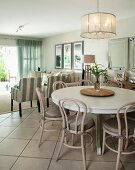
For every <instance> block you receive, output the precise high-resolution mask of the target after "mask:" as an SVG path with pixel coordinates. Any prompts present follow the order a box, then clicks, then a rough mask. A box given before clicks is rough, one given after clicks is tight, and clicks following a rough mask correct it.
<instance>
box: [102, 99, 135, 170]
mask: <svg viewBox="0 0 135 170" xmlns="http://www.w3.org/2000/svg"><path fill="white" fill-rule="evenodd" d="M133 107H135V102H133V103H128V104H126V105H124V106H122V107H120V108H119V109H118V111H117V113H116V118H110V119H108V120H106V121H105V122H104V124H103V146H102V154H103V153H104V150H105V146H106V147H107V148H108V149H110V150H111V151H113V152H115V153H117V161H116V170H118V169H119V163H120V156H121V154H124V155H129V154H133V153H135V150H128V147H129V145H130V144H131V143H135V122H134V121H133V120H128V119H127V115H128V114H129V113H128V112H129V111H131V109H133ZM112 137H115V138H117V139H118V146H117V149H114V148H112V147H111V146H110V145H109V144H108V143H107V139H108V138H112ZM129 141H130V142H129Z"/></svg>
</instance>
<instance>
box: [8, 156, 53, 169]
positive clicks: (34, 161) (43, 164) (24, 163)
mask: <svg viewBox="0 0 135 170" xmlns="http://www.w3.org/2000/svg"><path fill="white" fill-rule="evenodd" d="M49 162H50V159H38V158H25V157H20V158H19V159H18V160H17V162H16V163H15V164H14V166H13V167H12V169H11V170H47V168H48V165H49Z"/></svg>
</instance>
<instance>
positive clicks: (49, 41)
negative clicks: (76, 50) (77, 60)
mask: <svg viewBox="0 0 135 170" xmlns="http://www.w3.org/2000/svg"><path fill="white" fill-rule="evenodd" d="M130 36H135V17H132V18H127V19H124V20H120V21H118V22H117V36H115V38H120V37H130ZM80 40H81V41H82V40H83V41H84V54H94V55H95V56H96V61H97V63H100V64H103V65H105V66H107V65H108V39H105V40H90V39H82V38H81V37H80V31H78V30H77V31H73V32H70V33H65V34H60V35H56V36H52V37H48V38H45V39H44V40H43V58H42V66H41V67H42V69H43V70H54V68H55V45H56V44H62V43H68V42H74V41H80Z"/></svg>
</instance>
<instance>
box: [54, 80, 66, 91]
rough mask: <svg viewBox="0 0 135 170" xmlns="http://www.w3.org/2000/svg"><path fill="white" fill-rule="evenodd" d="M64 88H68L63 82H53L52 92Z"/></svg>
mask: <svg viewBox="0 0 135 170" xmlns="http://www.w3.org/2000/svg"><path fill="white" fill-rule="evenodd" d="M66 87H68V86H67V85H66V83H65V82H63V81H55V82H54V83H53V91H55V90H57V89H61V88H66Z"/></svg>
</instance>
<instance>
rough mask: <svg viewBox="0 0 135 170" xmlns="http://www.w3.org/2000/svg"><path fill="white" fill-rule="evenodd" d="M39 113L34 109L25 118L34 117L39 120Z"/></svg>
mask: <svg viewBox="0 0 135 170" xmlns="http://www.w3.org/2000/svg"><path fill="white" fill-rule="evenodd" d="M40 117H41V115H40V113H39V112H38V111H37V110H36V111H35V110H34V111H33V112H32V113H31V114H30V115H29V116H28V117H27V119H36V120H40Z"/></svg>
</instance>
